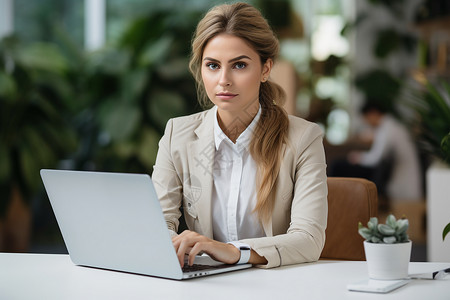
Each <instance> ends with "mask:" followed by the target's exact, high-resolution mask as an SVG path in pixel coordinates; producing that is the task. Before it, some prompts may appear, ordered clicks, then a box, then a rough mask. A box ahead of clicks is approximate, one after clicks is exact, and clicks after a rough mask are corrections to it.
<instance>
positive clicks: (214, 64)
mask: <svg viewBox="0 0 450 300" xmlns="http://www.w3.org/2000/svg"><path fill="white" fill-rule="evenodd" d="M206 67H207V68H208V69H211V70H217V69H218V68H219V65H218V64H216V63H211V62H210V63H207V64H206Z"/></svg>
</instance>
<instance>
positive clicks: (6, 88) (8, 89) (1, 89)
mask: <svg viewBox="0 0 450 300" xmlns="http://www.w3.org/2000/svg"><path fill="white" fill-rule="evenodd" d="M16 93H17V85H16V82H15V81H14V78H12V77H11V76H9V75H8V74H6V73H4V72H2V71H0V97H4V98H6V99H7V100H8V102H10V101H11V99H12V98H14V97H15V95H16Z"/></svg>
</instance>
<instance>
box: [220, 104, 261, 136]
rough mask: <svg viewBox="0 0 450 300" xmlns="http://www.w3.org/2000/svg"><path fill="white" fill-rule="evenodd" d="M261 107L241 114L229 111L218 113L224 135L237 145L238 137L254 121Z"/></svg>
mask: <svg viewBox="0 0 450 300" xmlns="http://www.w3.org/2000/svg"><path fill="white" fill-rule="evenodd" d="M258 109H259V106H258V107H257V109H256V110H254V109H252V110H250V111H249V110H246V111H244V112H241V113H239V114H236V113H234V112H229V111H219V110H218V111H217V121H218V123H219V126H220V129H222V131H223V133H225V135H226V136H227V137H228V138H229V139H230V140H231V141H232V142H233V143H236V140H237V139H238V137H239V136H240V135H241V134H242V133H243V132H244V131H245V129H246V128H247V127H248V125H250V123H251V122H252V120H253V119H254V118H255V116H256V114H257V113H258Z"/></svg>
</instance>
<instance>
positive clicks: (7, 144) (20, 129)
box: [0, 37, 77, 217]
mask: <svg viewBox="0 0 450 300" xmlns="http://www.w3.org/2000/svg"><path fill="white" fill-rule="evenodd" d="M69 69H70V66H69V63H68V61H67V59H66V57H64V56H63V55H62V54H61V52H60V51H59V50H58V48H57V47H55V46H54V45H51V44H46V43H35V44H32V45H30V46H28V47H24V46H23V45H22V44H21V43H20V42H19V41H18V40H17V39H16V38H15V37H8V38H5V39H3V40H2V41H0V199H1V201H0V217H1V216H3V215H4V213H5V211H6V208H7V205H8V203H9V198H10V194H11V190H12V188H14V187H18V188H19V189H20V191H21V194H22V196H23V197H24V199H25V200H29V198H30V197H31V196H32V195H33V194H34V193H35V192H36V191H37V190H38V189H39V188H40V186H41V181H40V176H39V170H40V169H41V168H43V167H54V166H55V165H56V164H57V162H58V161H59V160H60V159H62V158H64V155H65V154H67V153H69V152H71V151H74V150H75V147H76V140H77V139H76V133H75V131H74V129H73V128H72V127H71V126H70V122H68V121H67V120H68V119H70V111H71V108H70V101H72V98H71V96H72V95H73V89H72V87H71V85H70V84H69V82H68V81H67V78H68V75H69Z"/></svg>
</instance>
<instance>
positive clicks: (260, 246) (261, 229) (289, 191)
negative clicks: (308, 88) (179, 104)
mask: <svg viewBox="0 0 450 300" xmlns="http://www.w3.org/2000/svg"><path fill="white" fill-rule="evenodd" d="M278 51H279V43H278V40H277V38H276V37H275V35H274V33H273V32H272V30H271V29H270V27H269V25H268V23H267V21H266V20H265V19H264V18H263V17H262V16H261V14H260V12H259V11H258V10H257V9H255V8H254V7H252V6H251V5H249V4H245V3H235V4H232V5H220V6H216V7H214V8H212V9H211V10H210V11H209V12H208V13H207V14H206V15H205V17H204V18H203V19H202V20H201V21H200V22H199V24H198V26H197V29H196V32H195V35H194V38H193V41H192V57H191V61H190V65H189V67H190V69H191V72H192V73H193V75H194V77H195V79H196V81H197V90H198V96H199V101H200V102H201V103H202V104H203V105H205V106H212V108H210V109H208V110H206V111H204V112H201V113H198V114H194V115H190V116H185V117H180V118H175V119H171V120H169V122H168V123H167V126H166V130H165V133H164V136H163V137H162V138H161V141H160V143H159V151H158V155H157V159H156V164H155V167H154V172H153V175H152V179H153V181H154V183H155V188H156V191H157V194H158V196H159V198H160V201H161V207H162V209H163V212H164V216H165V219H166V222H167V226H168V228H169V230H170V231H171V233H172V236H173V238H172V241H173V245H174V247H175V250H176V252H177V255H178V258H179V261H180V264H181V266H183V265H184V264H185V256H187V263H188V264H189V265H191V264H193V262H194V258H195V256H196V255H197V254H199V253H207V254H208V255H210V256H211V257H212V258H213V259H215V260H218V261H221V262H224V263H227V264H235V263H247V262H248V263H252V264H254V265H259V266H260V267H265V268H272V267H277V266H281V265H288V264H295V263H302V262H311V261H315V260H317V259H318V258H319V256H320V253H321V251H322V248H323V246H324V242H325V228H326V220H327V185H326V173H325V169H326V165H325V155H324V150H323V145H322V132H321V130H320V129H319V127H318V126H317V125H315V124H313V123H310V122H307V121H305V120H303V119H300V118H297V117H292V116H289V117H288V116H287V114H286V112H285V111H284V110H283V108H282V107H281V106H282V104H283V102H284V92H283V91H282V89H281V88H280V87H279V86H278V85H276V84H274V83H273V82H271V80H270V71H271V69H272V66H273V64H274V60H275V58H276V57H277V55H278ZM181 206H182V207H183V210H184V218H185V221H186V224H187V226H188V228H189V230H185V231H183V232H182V233H181V234H179V235H178V234H177V231H178V225H179V218H180V216H181V212H180V207H181Z"/></svg>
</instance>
